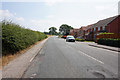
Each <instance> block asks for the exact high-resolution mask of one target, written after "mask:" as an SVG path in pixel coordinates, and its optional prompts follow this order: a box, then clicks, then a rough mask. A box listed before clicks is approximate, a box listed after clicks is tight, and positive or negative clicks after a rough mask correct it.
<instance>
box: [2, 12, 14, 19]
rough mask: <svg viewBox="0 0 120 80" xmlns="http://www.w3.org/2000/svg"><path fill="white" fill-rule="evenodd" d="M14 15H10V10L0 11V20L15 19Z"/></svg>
mask: <svg viewBox="0 0 120 80" xmlns="http://www.w3.org/2000/svg"><path fill="white" fill-rule="evenodd" d="M13 16H14V15H13V14H12V13H10V12H9V11H8V10H0V18H1V19H3V18H10V17H13Z"/></svg>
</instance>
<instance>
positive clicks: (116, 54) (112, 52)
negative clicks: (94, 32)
mask: <svg viewBox="0 0 120 80" xmlns="http://www.w3.org/2000/svg"><path fill="white" fill-rule="evenodd" d="M89 47H90V46H89ZM91 48H95V49H96V47H91ZM97 49H99V50H105V51H108V52H111V53H108V54H109V55H112V56H115V57H118V54H119V52H115V51H110V50H107V49H102V48H97Z"/></svg>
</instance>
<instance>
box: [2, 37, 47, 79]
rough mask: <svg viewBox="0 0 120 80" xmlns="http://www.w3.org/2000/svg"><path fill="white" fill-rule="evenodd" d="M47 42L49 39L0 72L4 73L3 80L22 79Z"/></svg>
mask: <svg viewBox="0 0 120 80" xmlns="http://www.w3.org/2000/svg"><path fill="white" fill-rule="evenodd" d="M46 41H47V39H45V40H43V41H41V42H40V43H38V44H37V45H35V46H33V47H32V48H31V49H29V50H28V51H26V52H25V53H24V54H22V55H21V56H19V57H17V58H16V59H14V60H12V61H11V62H10V63H9V64H7V65H6V66H4V68H3V69H2V70H0V72H2V78H20V77H21V76H22V75H23V73H24V71H25V70H26V69H27V68H28V66H29V65H30V62H31V61H32V60H33V59H34V57H35V56H36V55H37V54H38V52H39V51H40V50H41V49H42V47H43V45H44V43H45V42H46Z"/></svg>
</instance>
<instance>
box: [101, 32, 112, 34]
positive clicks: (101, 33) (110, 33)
mask: <svg viewBox="0 0 120 80" xmlns="http://www.w3.org/2000/svg"><path fill="white" fill-rule="evenodd" d="M100 34H114V33H107V32H104V33H100Z"/></svg>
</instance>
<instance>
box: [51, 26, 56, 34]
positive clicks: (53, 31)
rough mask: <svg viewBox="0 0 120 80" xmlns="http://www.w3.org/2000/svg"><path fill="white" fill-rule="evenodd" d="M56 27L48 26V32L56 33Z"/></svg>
mask: <svg viewBox="0 0 120 80" xmlns="http://www.w3.org/2000/svg"><path fill="white" fill-rule="evenodd" d="M56 30H57V28H56V27H50V28H49V34H51V35H56V34H57V31H56Z"/></svg>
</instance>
